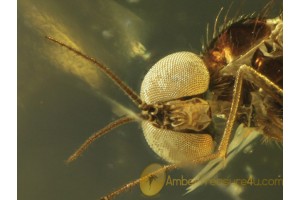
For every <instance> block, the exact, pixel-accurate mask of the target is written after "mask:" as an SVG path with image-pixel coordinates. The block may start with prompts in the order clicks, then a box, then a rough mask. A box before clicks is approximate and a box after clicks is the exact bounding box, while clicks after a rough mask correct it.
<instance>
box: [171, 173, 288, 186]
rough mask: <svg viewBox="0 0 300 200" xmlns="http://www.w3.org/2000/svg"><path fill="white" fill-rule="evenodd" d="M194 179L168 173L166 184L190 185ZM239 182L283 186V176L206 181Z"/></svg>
mask: <svg viewBox="0 0 300 200" xmlns="http://www.w3.org/2000/svg"><path fill="white" fill-rule="evenodd" d="M194 182H197V181H194ZM194 182H193V181H192V179H186V178H184V177H183V176H181V177H180V178H172V177H171V176H170V175H168V177H167V180H166V186H188V185H192V184H193V183H194ZM232 183H234V184H238V185H241V186H247V185H249V186H282V185H283V178H253V177H249V178H235V179H231V178H213V179H210V180H209V181H207V182H206V183H204V184H205V185H230V184H232Z"/></svg>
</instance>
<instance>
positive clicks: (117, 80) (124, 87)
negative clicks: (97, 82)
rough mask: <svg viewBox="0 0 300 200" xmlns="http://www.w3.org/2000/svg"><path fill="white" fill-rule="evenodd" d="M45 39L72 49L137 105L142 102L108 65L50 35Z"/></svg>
mask: <svg viewBox="0 0 300 200" xmlns="http://www.w3.org/2000/svg"><path fill="white" fill-rule="evenodd" d="M45 37H46V39H48V40H50V41H52V42H54V43H56V44H59V45H61V46H63V47H66V48H67V49H69V50H70V51H73V52H74V53H75V54H77V55H79V56H80V57H82V58H84V59H86V60H88V61H90V62H92V63H93V64H95V65H97V66H98V67H99V68H100V69H101V70H102V71H103V72H104V73H105V74H106V75H107V76H108V77H109V78H110V79H111V80H113V81H114V82H115V84H116V85H117V86H118V87H119V88H121V89H122V90H123V91H124V92H125V94H127V95H128V96H129V98H130V99H131V100H132V101H133V102H134V103H135V104H136V105H137V106H138V105H140V104H142V100H141V99H140V97H139V96H138V95H137V94H136V93H135V92H134V91H133V90H132V89H131V88H130V87H129V86H127V85H126V84H125V83H124V82H123V81H122V80H121V79H120V78H119V77H118V76H117V75H116V74H115V73H113V72H112V71H111V70H110V69H109V68H108V67H106V66H105V65H104V64H101V63H99V62H98V61H97V60H96V59H94V58H92V57H89V56H87V55H85V54H84V53H82V52H80V51H79V50H76V49H74V48H73V47H70V46H68V45H67V44H65V43H63V42H60V41H58V40H56V39H54V38H52V37H50V36H45Z"/></svg>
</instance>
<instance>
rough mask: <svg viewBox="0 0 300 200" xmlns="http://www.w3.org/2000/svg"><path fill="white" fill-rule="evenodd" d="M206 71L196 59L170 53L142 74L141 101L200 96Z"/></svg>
mask: <svg viewBox="0 0 300 200" xmlns="http://www.w3.org/2000/svg"><path fill="white" fill-rule="evenodd" d="M208 84H209V72H208V70H207V68H206V66H205V63H204V62H203V60H202V59H201V58H200V56H198V55H196V54H194V53H191V52H178V53H174V54H170V55H168V56H166V57H164V58H162V59H161V60H159V61H158V62H157V63H156V64H155V65H154V66H153V67H152V68H151V69H150V70H149V72H148V73H147V74H146V76H145V77H144V80H143V82H142V86H141V93H140V96H141V99H142V100H143V101H144V102H146V103H147V104H154V103H156V102H165V101H169V100H172V99H178V98H181V97H185V96H193V95H197V94H202V93H204V92H205V91H206V90H207V89H208Z"/></svg>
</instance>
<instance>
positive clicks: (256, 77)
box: [217, 65, 283, 158]
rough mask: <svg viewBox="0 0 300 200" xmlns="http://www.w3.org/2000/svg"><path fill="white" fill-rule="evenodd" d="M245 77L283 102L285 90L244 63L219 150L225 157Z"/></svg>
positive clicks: (239, 73)
mask: <svg viewBox="0 0 300 200" xmlns="http://www.w3.org/2000/svg"><path fill="white" fill-rule="evenodd" d="M244 79H245V80H248V81H251V82H253V83H254V84H255V85H257V86H258V87H260V88H262V89H263V90H264V91H265V92H266V93H268V94H269V95H270V96H272V97H273V98H274V99H276V100H277V101H278V102H279V103H282V97H283V90H282V89H281V88H280V87H278V86H277V85H276V84H275V83H273V82H272V81H271V80H269V79H268V78H267V77H266V76H264V75H262V74H261V73H259V72H257V71H256V70H254V69H253V68H251V67H249V66H247V65H242V66H241V67H240V68H239V70H238V72H237V75H236V79H235V83H234V89H233V97H232V103H231V108H230V113H229V117H228V120H227V123H226V127H225V130H224V134H223V138H222V140H221V143H220V145H219V148H218V151H217V154H219V155H220V156H221V157H224V158H225V156H226V154H227V149H228V144H229V139H230V135H231V132H232V128H233V124H234V122H235V118H236V113H237V109H238V107H239V102H240V97H241V91H242V85H243V80H244Z"/></svg>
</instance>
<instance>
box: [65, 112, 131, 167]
mask: <svg viewBox="0 0 300 200" xmlns="http://www.w3.org/2000/svg"><path fill="white" fill-rule="evenodd" d="M132 121H135V119H133V118H130V117H122V118H120V119H118V120H116V121H114V122H111V123H110V124H108V125H107V126H105V127H104V128H102V129H100V130H99V131H97V132H96V133H95V134H93V135H91V136H90V137H89V138H88V139H87V140H86V141H85V142H84V143H83V144H82V145H81V146H80V147H79V148H78V149H77V150H76V151H75V152H74V153H73V154H72V155H71V156H70V157H69V158H68V160H67V161H66V162H67V163H70V162H72V161H74V160H76V159H77V158H78V157H79V156H80V155H81V154H82V153H83V152H84V151H85V150H86V149H87V148H88V147H89V146H90V144H92V143H93V142H94V141H95V140H96V139H98V138H99V137H101V136H102V135H104V134H106V133H108V132H110V131H111V130H112V129H114V128H117V127H118V126H121V125H123V124H127V123H128V122H132Z"/></svg>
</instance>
